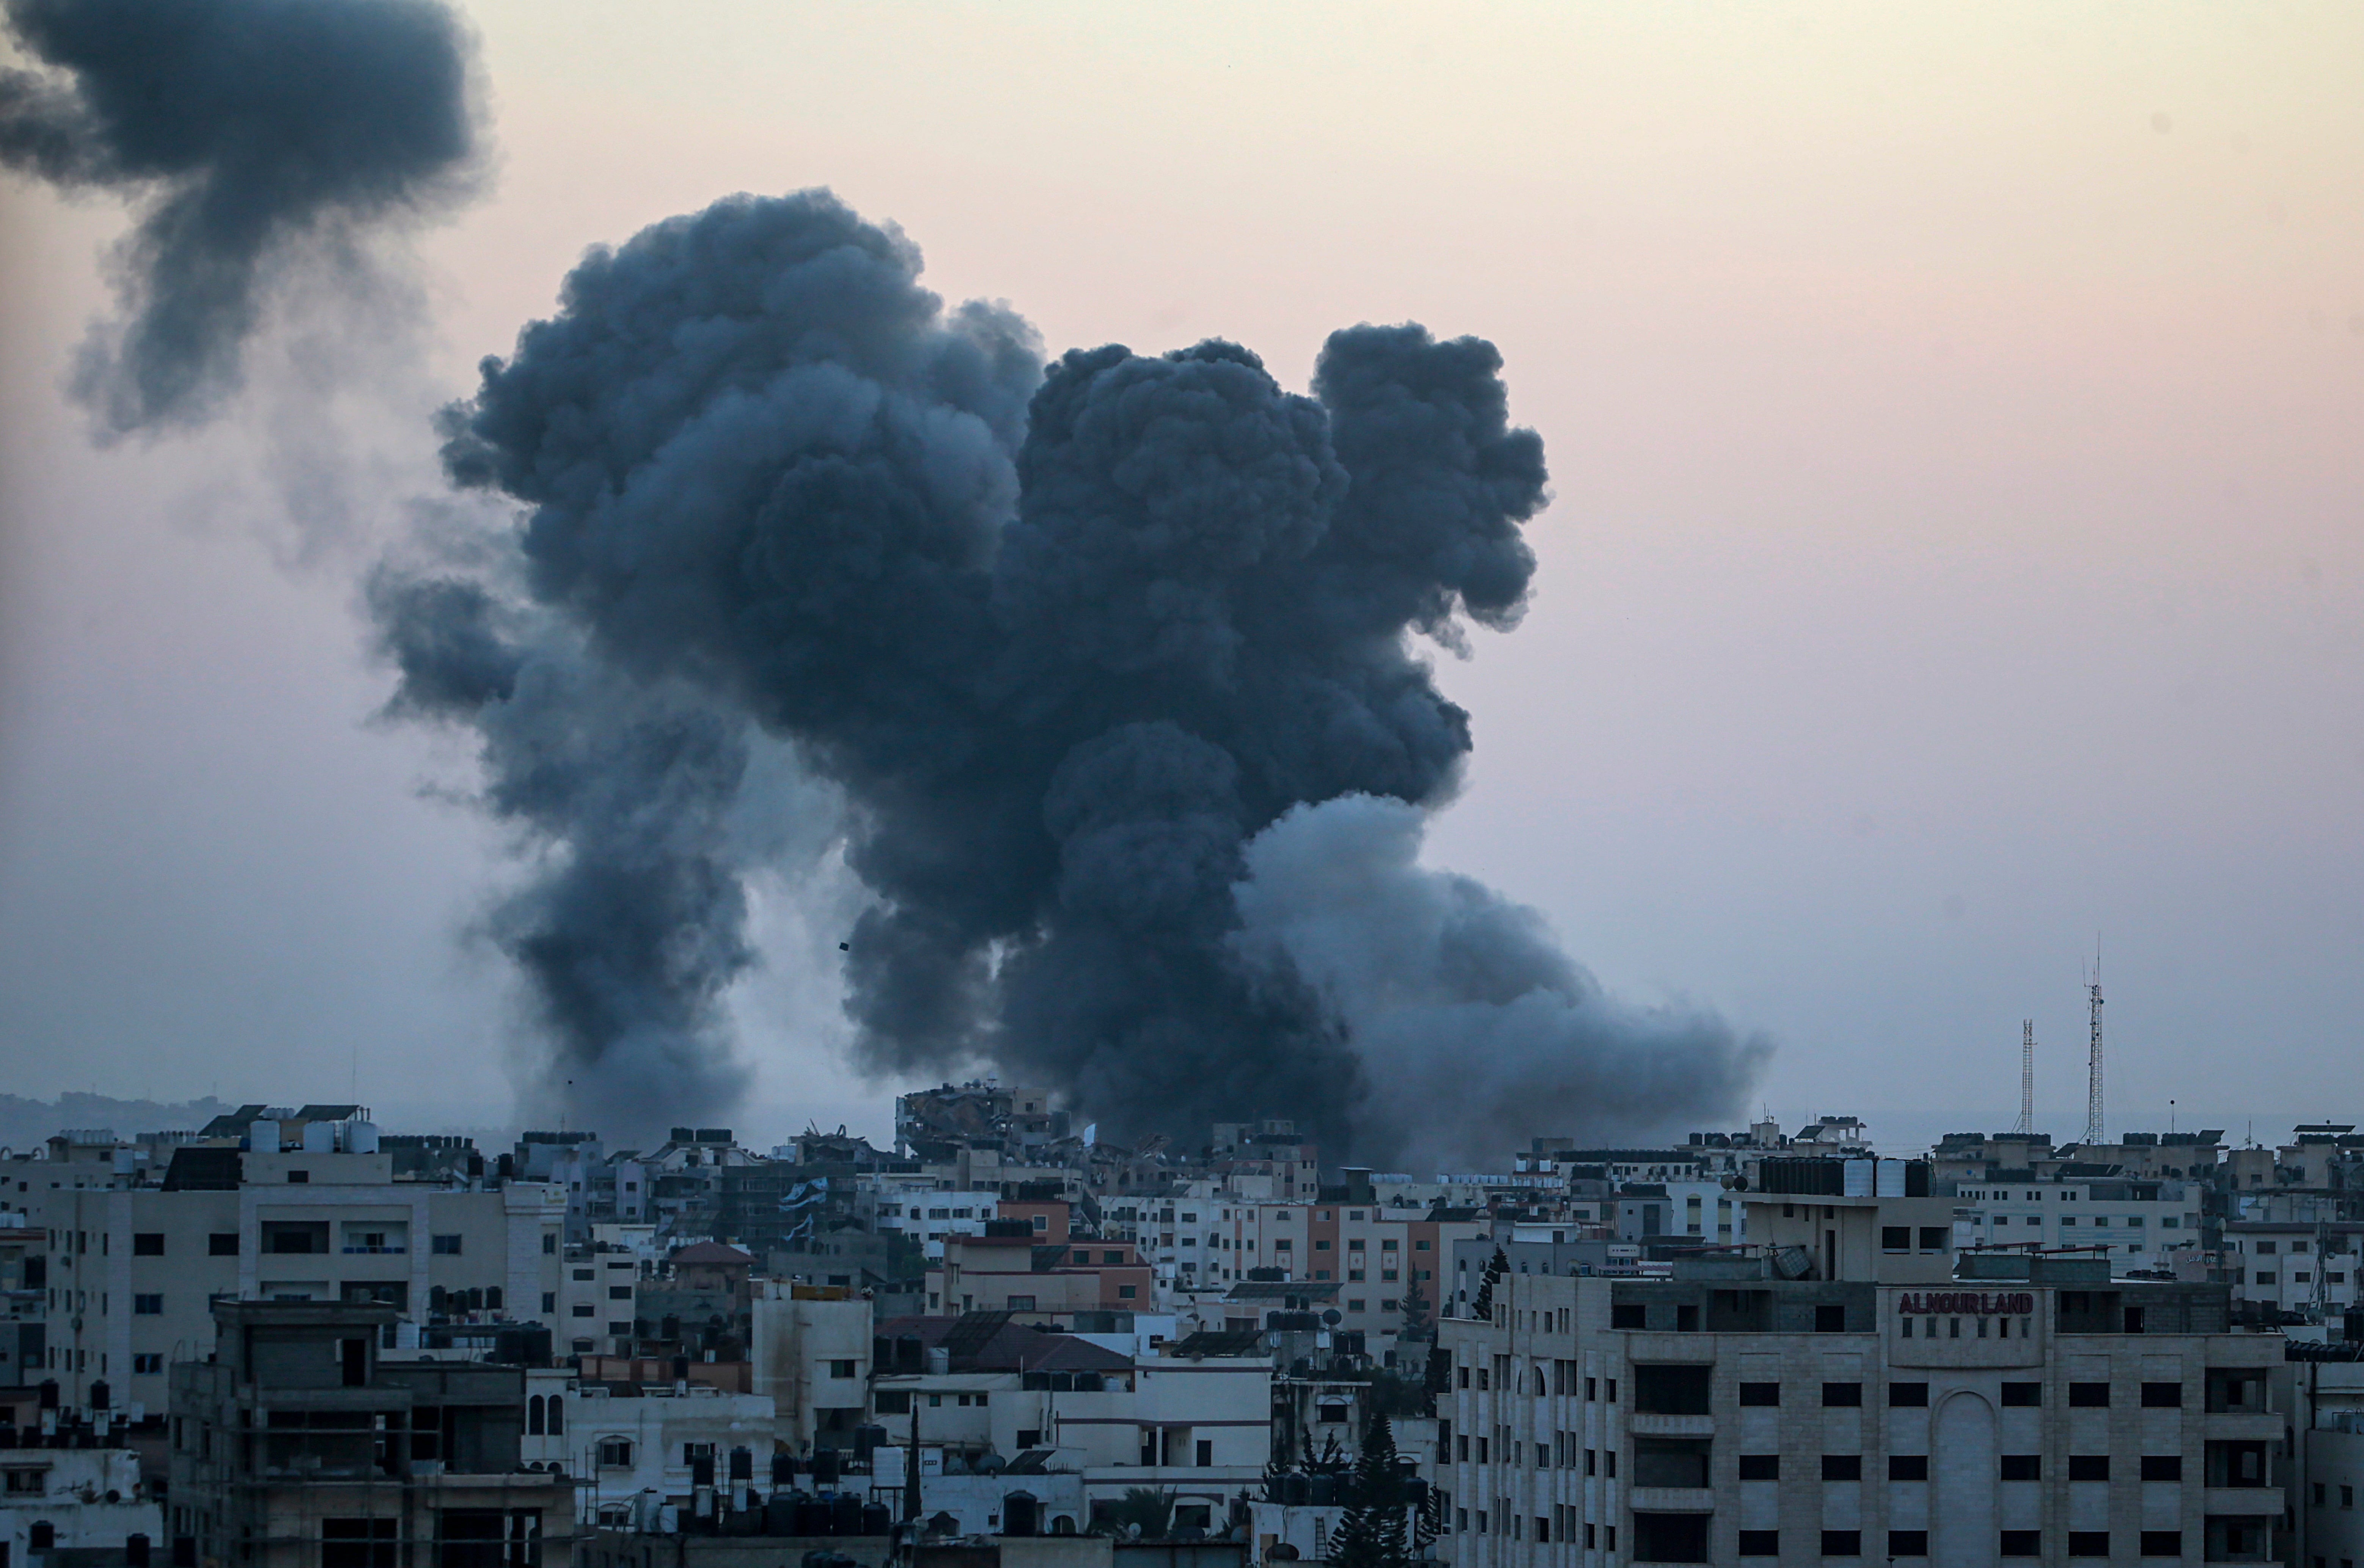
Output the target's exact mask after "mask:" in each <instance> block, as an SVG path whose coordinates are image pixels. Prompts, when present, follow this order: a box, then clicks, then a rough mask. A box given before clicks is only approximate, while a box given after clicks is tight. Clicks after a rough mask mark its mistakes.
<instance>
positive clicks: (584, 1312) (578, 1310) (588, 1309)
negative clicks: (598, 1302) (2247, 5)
mask: <svg viewBox="0 0 2364 1568" xmlns="http://www.w3.org/2000/svg"><path fill="white" fill-rule="evenodd" d="M574 1316H576V1317H577V1318H597V1316H599V1308H598V1307H596V1306H594V1305H593V1304H592V1303H590V1302H587V1301H578V1302H576V1303H575V1304H574Z"/></svg>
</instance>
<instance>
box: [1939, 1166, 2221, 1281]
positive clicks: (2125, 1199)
mask: <svg viewBox="0 0 2364 1568" xmlns="http://www.w3.org/2000/svg"><path fill="white" fill-rule="evenodd" d="M2201 1200H2202V1188H2201V1186H2200V1184H2198V1183H2195V1182H2180V1181H2131V1180H2126V1179H2123V1178H2119V1177H2106V1176H2105V1177H2091V1178H2086V1179H2083V1180H2078V1179H2074V1178H2071V1179H2067V1180H2058V1179H2055V1180H2044V1181H2039V1180H2037V1179H2035V1176H2034V1174H2033V1173H2014V1176H2013V1179H2011V1180H1993V1181H1969V1182H1960V1183H1957V1184H1956V1189H1955V1193H1954V1201H1955V1205H1956V1218H1957V1219H1958V1220H1959V1222H1960V1228H1959V1229H1957V1236H1956V1240H1957V1241H1958V1242H1959V1243H1960V1244H1961V1245H1963V1246H1998V1247H2000V1246H2046V1247H2106V1248H2108V1249H2109V1250H2110V1252H2111V1255H2112V1256H2113V1257H2114V1258H2116V1259H2118V1260H2119V1261H2121V1262H2125V1263H2128V1264H2130V1265H2131V1266H2133V1267H2135V1268H2149V1267H2154V1266H2157V1265H2158V1264H2159V1263H2161V1262H2164V1261H2165V1260H2164V1258H2163V1254H2166V1253H2169V1252H2172V1251H2198V1250H2199V1249H2200V1244H2201V1228H2200V1222H2201V1208H2202V1203H2201Z"/></svg>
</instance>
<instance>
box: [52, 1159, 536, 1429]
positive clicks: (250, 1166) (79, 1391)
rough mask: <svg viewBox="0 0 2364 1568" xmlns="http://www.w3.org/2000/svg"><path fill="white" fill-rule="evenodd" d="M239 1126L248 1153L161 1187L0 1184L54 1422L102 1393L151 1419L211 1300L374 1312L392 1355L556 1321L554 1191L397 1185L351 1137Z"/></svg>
mask: <svg viewBox="0 0 2364 1568" xmlns="http://www.w3.org/2000/svg"><path fill="white" fill-rule="evenodd" d="M254 1127H255V1130H254V1131H253V1132H252V1133H251V1134H250V1135H249V1137H248V1138H247V1139H246V1140H243V1141H244V1142H245V1143H246V1144H247V1147H243V1148H241V1147H239V1146H238V1145H236V1144H230V1143H215V1144H210V1145H198V1144H183V1145H181V1146H180V1147H177V1148H175V1149H173V1151H171V1152H172V1159H171V1162H170V1163H169V1164H167V1165H165V1166H164V1168H163V1169H162V1173H161V1175H160V1174H159V1173H158V1171H157V1169H156V1167H155V1165H154V1164H153V1163H152V1162H147V1163H142V1162H125V1161H118V1160H117V1159H115V1158H113V1157H112V1155H113V1152H114V1151H102V1150H97V1149H93V1150H91V1151H89V1152H90V1153H92V1154H93V1155H94V1156H95V1157H93V1158H87V1159H81V1158H65V1159H51V1160H48V1161H28V1162H18V1163H13V1164H11V1165H10V1166H8V1167H7V1171H8V1174H9V1175H10V1176H11V1177H12V1178H13V1179H15V1181H16V1182H17V1184H18V1185H20V1186H21V1187H22V1189H23V1190H22V1192H21V1193H20V1194H18V1195H17V1197H16V1201H17V1202H18V1203H19V1204H21V1205H22V1206H24V1207H25V1209H26V1211H27V1218H28V1219H29V1221H30V1223H31V1226H32V1227H33V1228H36V1229H39V1230H40V1232H41V1234H42V1240H43V1246H44V1252H43V1260H44V1275H45V1283H44V1285H43V1297H42V1305H43V1307H44V1310H45V1314H46V1325H45V1336H44V1338H45V1341H46V1343H45V1349H44V1356H43V1361H44V1364H43V1365H42V1367H40V1368H39V1369H38V1371H39V1373H40V1374H41V1375H42V1376H45V1377H55V1378H56V1379H57V1380H58V1382H59V1385H60V1389H61V1395H62V1397H63V1399H64V1402H65V1403H66V1404H67V1405H68V1406H81V1405H86V1404H90V1403H93V1399H92V1394H93V1390H94V1387H95V1385H97V1384H99V1383H105V1384H106V1385H107V1390H106V1392H107V1398H108V1403H109V1404H111V1405H114V1406H116V1407H138V1408H139V1409H142V1410H144V1411H147V1412H150V1413H154V1412H158V1411H161V1410H162V1408H163V1407H164V1405H165V1402H166V1397H167V1393H168V1388H167V1383H166V1375H167V1374H166V1370H165V1369H166V1367H167V1366H168V1365H169V1363H171V1362H174V1361H187V1360H192V1359H202V1358H203V1357H204V1355H205V1354H206V1351H209V1350H211V1349H212V1347H213V1342H214V1314H213V1303H214V1302H215V1301H217V1300H223V1299H229V1300H241V1301H338V1302H347V1303H357V1302H374V1303H380V1304H383V1305H386V1306H391V1307H395V1308H396V1312H397V1313H398V1314H399V1319H398V1321H397V1322H396V1324H395V1325H394V1326H393V1327H394V1336H395V1337H394V1341H393V1342H394V1343H395V1344H397V1345H404V1346H416V1345H418V1343H419V1342H420V1341H419V1333H420V1329H421V1327H422V1326H424V1325H427V1324H428V1323H429V1321H430V1320H431V1319H437V1318H440V1319H444V1320H446V1321H450V1322H459V1323H473V1324H491V1323H498V1322H504V1321H519V1322H523V1321H539V1322H543V1323H550V1322H552V1321H553V1319H555V1318H556V1316H557V1311H558V1294H559V1287H560V1283H561V1280H560V1273H561V1263H562V1259H561V1257H560V1246H559V1239H560V1235H561V1232H562V1229H563V1225H564V1220H565V1214H566V1194H565V1191H564V1189H563V1187H561V1186H559V1185H557V1184H548V1183H524V1182H514V1181H513V1182H509V1183H507V1184H489V1183H488V1182H487V1181H486V1180H485V1178H483V1177H482V1176H481V1175H478V1176H474V1177H460V1178H452V1179H449V1180H443V1181H403V1180H396V1177H395V1169H394V1156H393V1154H392V1153H391V1152H390V1151H387V1150H386V1149H385V1148H383V1147H381V1146H380V1145H379V1141H378V1140H377V1138H376V1136H375V1129H374V1128H372V1127H370V1126H369V1125H368V1124H367V1123H365V1122H343V1123H329V1122H324V1121H315V1122H312V1123H309V1124H307V1125H305V1126H304V1127H303V1129H302V1131H301V1134H300V1136H298V1137H296V1138H294V1139H283V1137H282V1135H281V1131H280V1129H279V1125H278V1124H277V1123H276V1122H273V1121H258V1122H256V1123H255V1124H254ZM76 1152H81V1151H76ZM34 1370H36V1369H28V1373H27V1375H30V1374H31V1373H32V1372H33V1371H34Z"/></svg>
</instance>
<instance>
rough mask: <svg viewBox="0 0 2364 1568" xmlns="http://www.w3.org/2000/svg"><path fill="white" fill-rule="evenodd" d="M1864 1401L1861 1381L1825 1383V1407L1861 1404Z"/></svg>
mask: <svg viewBox="0 0 2364 1568" xmlns="http://www.w3.org/2000/svg"><path fill="white" fill-rule="evenodd" d="M1862 1403H1863V1385H1862V1384H1860V1383H1825V1384H1823V1405H1824V1406H1825V1407H1850V1406H1859V1405H1861V1404H1862Z"/></svg>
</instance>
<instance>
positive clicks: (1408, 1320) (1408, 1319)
mask: <svg viewBox="0 0 2364 1568" xmlns="http://www.w3.org/2000/svg"><path fill="white" fill-rule="evenodd" d="M1427 1337H1428V1297H1427V1296H1425V1295H1424V1294H1422V1291H1421V1288H1420V1271H1419V1270H1418V1269H1414V1270H1412V1271H1411V1286H1410V1287H1409V1288H1408V1289H1406V1290H1405V1292H1404V1298H1403V1329H1402V1331H1401V1332H1400V1333H1399V1334H1398V1335H1397V1338H1399V1339H1403V1340H1422V1339H1426V1338H1427Z"/></svg>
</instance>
